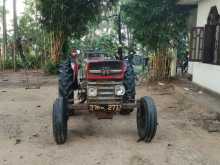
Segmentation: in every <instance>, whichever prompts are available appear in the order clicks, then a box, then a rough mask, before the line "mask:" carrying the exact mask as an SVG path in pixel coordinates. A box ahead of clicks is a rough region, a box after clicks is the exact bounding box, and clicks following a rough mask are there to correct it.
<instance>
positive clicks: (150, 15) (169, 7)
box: [122, 0, 187, 50]
mask: <svg viewBox="0 0 220 165" xmlns="http://www.w3.org/2000/svg"><path fill="white" fill-rule="evenodd" d="M176 3H177V0H132V1H128V3H126V4H124V5H122V11H123V16H124V18H125V22H126V24H127V25H128V27H129V28H130V29H131V30H132V33H133V36H134V38H135V39H136V40H137V41H138V42H140V43H141V44H142V45H143V46H147V47H148V48H149V49H151V50H158V49H163V48H174V47H176V46H177V45H178V43H179V41H180V40H181V39H182V37H183V36H184V35H185V34H186V17H187V13H186V12H184V11H181V12H180V10H179V7H178V6H177V4H176Z"/></svg>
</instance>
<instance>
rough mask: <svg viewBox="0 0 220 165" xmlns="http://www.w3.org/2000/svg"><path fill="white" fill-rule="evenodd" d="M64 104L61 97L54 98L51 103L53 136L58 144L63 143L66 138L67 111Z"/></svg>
mask: <svg viewBox="0 0 220 165" xmlns="http://www.w3.org/2000/svg"><path fill="white" fill-rule="evenodd" d="M65 105H66V103H65V99H64V98H63V97H59V98H58V99H56V101H55V102H54V105H53V136H54V140H55V142H56V143H57V144H58V145H60V144H64V143H65V142H66V139H67V120H68V113H67V107H66V106H65Z"/></svg>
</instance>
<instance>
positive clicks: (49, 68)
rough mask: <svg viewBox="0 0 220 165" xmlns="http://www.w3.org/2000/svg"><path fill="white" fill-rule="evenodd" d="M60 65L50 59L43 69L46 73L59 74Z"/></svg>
mask: <svg viewBox="0 0 220 165" xmlns="http://www.w3.org/2000/svg"><path fill="white" fill-rule="evenodd" d="M58 67H59V64H54V63H53V62H52V61H51V60H48V62H47V63H46V64H45V65H44V67H43V69H44V72H45V73H47V74H52V75H55V74H58Z"/></svg>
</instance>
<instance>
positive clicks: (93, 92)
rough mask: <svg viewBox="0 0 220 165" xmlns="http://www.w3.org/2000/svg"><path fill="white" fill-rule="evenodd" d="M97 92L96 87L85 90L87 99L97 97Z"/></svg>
mask: <svg viewBox="0 0 220 165" xmlns="http://www.w3.org/2000/svg"><path fill="white" fill-rule="evenodd" d="M97 94H98V92H97V88H96V87H89V88H88V90H87V95H88V96H89V97H95V96H97Z"/></svg>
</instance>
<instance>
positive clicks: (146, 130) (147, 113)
mask: <svg viewBox="0 0 220 165" xmlns="http://www.w3.org/2000/svg"><path fill="white" fill-rule="evenodd" d="M137 129H138V135H139V137H140V140H144V141H145V142H148V143H150V142H151V141H152V139H153V138H154V136H155V134H156V131H157V109H156V105H155V103H154V101H153V99H152V98H151V97H147V96H145V97H143V98H141V99H140V102H139V106H138V109H137Z"/></svg>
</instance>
